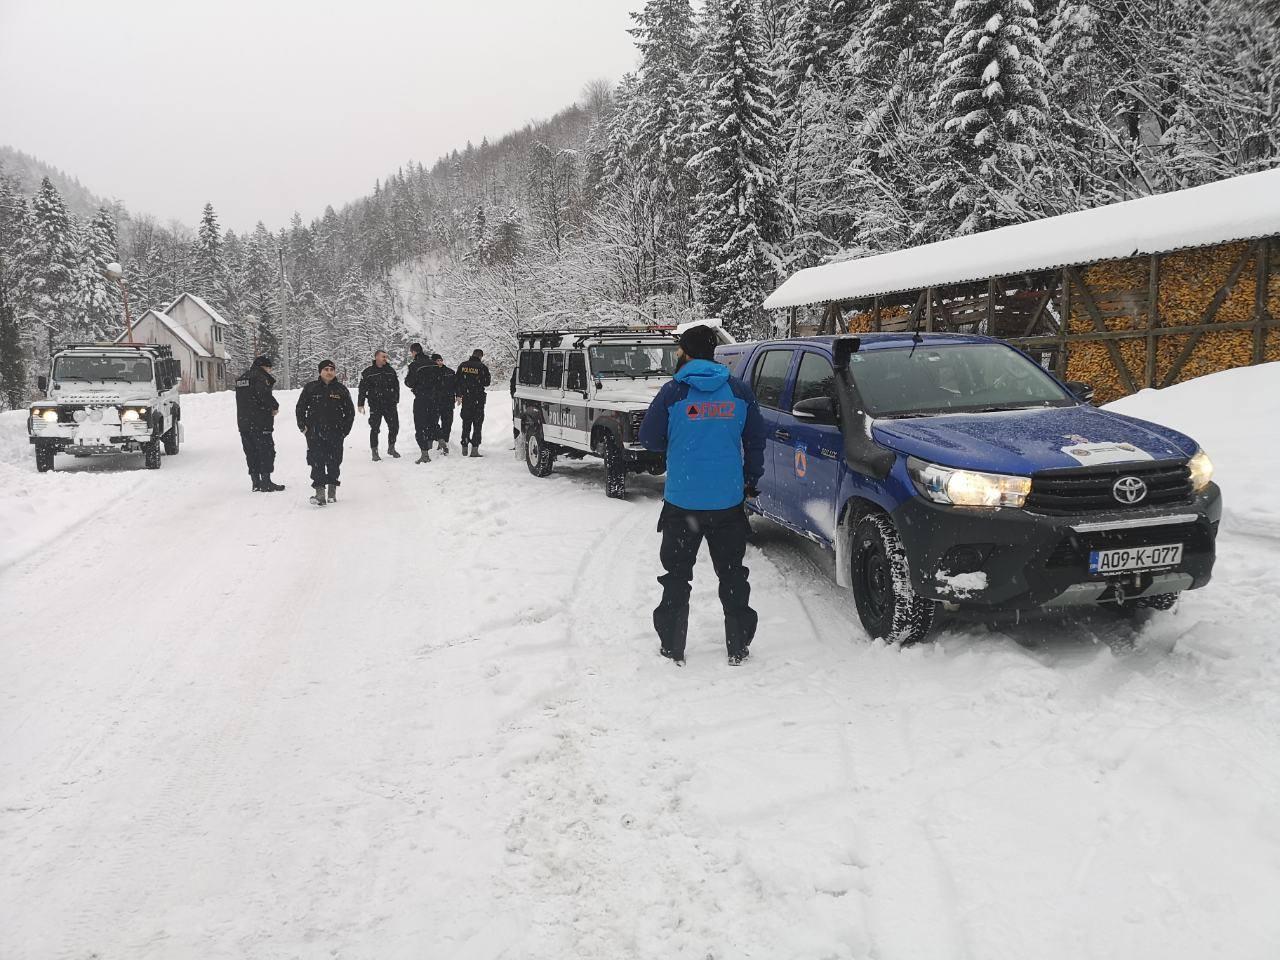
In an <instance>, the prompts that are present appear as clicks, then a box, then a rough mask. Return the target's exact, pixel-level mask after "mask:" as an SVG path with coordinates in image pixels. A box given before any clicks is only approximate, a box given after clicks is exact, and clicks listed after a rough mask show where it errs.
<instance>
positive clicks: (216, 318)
mask: <svg viewBox="0 0 1280 960" xmlns="http://www.w3.org/2000/svg"><path fill="white" fill-rule="evenodd" d="M183 297H186V298H187V299H188V300H190V301H191V302H192V303H194V304H195V305H196V306H197V307H199V308H200V309H201V310H203V311H204V312H205V313H207V314H208V315H209V316H210V317H212V318H213V322H214V323H220V324H222V325H223V326H230V325H231V324H229V323H227V321H226V318H224V317H223V316H222V314H220V313H219V312H218V311H217V310H215V309H213V307H211V306H209V301H208V300H205V299H202V298H201V297H197V296H196V295H195V294H194V293H180V294H178V296H177V297H175V298H174V300H173V302H172V303H170V304H169V305H168V306H167V307H165V308H164V310H165V312H166V313H168V312H169V311H170V310H172V309H173V308H174V307H175V306H177V304H178V302H179V301H180V300H182V298H183Z"/></svg>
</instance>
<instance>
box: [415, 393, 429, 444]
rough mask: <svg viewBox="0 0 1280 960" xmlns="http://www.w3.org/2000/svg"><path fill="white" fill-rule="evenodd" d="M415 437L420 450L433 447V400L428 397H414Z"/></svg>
mask: <svg viewBox="0 0 1280 960" xmlns="http://www.w3.org/2000/svg"><path fill="white" fill-rule="evenodd" d="M413 438H414V439H415V440H416V441H417V442H418V449H419V450H427V449H430V447H431V401H430V400H428V399H427V398H426V397H418V396H415V397H414V398H413Z"/></svg>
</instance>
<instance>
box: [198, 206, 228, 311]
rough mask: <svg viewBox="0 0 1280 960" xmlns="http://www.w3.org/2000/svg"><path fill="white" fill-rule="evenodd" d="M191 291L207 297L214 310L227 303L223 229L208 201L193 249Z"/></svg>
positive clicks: (223, 306)
mask: <svg viewBox="0 0 1280 960" xmlns="http://www.w3.org/2000/svg"><path fill="white" fill-rule="evenodd" d="M188 292H190V293H194V294H195V295H196V296H198V297H203V298H204V299H205V300H207V301H208V302H209V303H210V304H211V305H212V306H213V308H214V309H215V310H222V309H225V308H226V306H227V302H226V301H227V265H226V263H225V261H224V259H223V254H222V231H221V228H220V227H219V226H218V215H217V214H216V213H214V211H213V204H212V203H206V204H205V205H204V212H203V213H202V214H201V216H200V227H199V229H198V230H197V231H196V240H195V243H194V244H193V246H192V249H191V267H190V290H189V291H188Z"/></svg>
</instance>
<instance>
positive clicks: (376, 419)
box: [369, 404, 400, 450]
mask: <svg viewBox="0 0 1280 960" xmlns="http://www.w3.org/2000/svg"><path fill="white" fill-rule="evenodd" d="M383 420H386V421H387V446H388V447H394V446H395V445H396V435H397V434H398V433H399V432H400V411H399V410H397V409H396V408H395V407H392V406H387V407H375V406H374V405H373V404H369V446H370V447H372V448H373V449H374V450H377V449H378V431H379V430H381V429H382V421H383Z"/></svg>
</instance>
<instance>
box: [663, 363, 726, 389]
mask: <svg viewBox="0 0 1280 960" xmlns="http://www.w3.org/2000/svg"><path fill="white" fill-rule="evenodd" d="M675 378H676V379H677V380H679V381H680V382H681V383H687V384H688V385H689V386H690V387H691V388H693V389H694V390H701V391H702V392H703V393H714V392H715V391H717V390H719V389H720V388H721V387H723V386H724V385H725V384H726V383H728V382H729V368H728V367H726V366H725V365H724V364H723V363H715V362H713V361H711V360H690V361H689V362H688V363H686V364H685V365H684V366H683V367H681V368H680V369H679V370H677V371H676V376H675Z"/></svg>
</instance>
